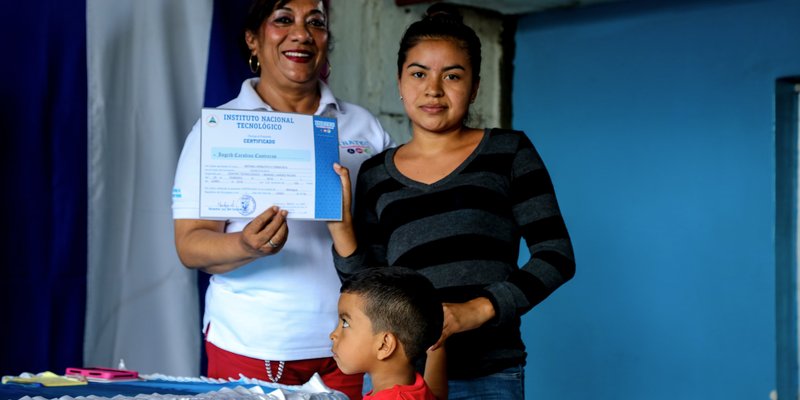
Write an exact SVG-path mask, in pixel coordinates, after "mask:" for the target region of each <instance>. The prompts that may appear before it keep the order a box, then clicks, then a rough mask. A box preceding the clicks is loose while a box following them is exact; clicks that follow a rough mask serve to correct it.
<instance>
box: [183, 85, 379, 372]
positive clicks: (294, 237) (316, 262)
mask: <svg viewBox="0 0 800 400" xmlns="http://www.w3.org/2000/svg"><path fill="white" fill-rule="evenodd" d="M257 83H258V78H252V79H248V80H246V81H244V82H243V83H242V89H241V92H240V93H239V96H238V97H236V98H235V99H233V100H231V101H229V102H228V103H225V104H223V105H222V106H220V108H227V109H242V110H258V109H262V110H269V111H271V110H272V108H271V107H270V106H269V105H267V104H265V103H264V102H263V101H262V100H261V97H259V95H258V93H256V91H255V86H256V84H257ZM320 91H321V99H320V104H319V109H317V111H316V112H315V114H316V115H325V116H331V117H335V118H337V120H338V124H339V127H338V128H339V158H340V163H341V164H342V165H344V166H346V167H347V168H349V169H350V178H351V181H352V182H353V183H355V181H356V176H357V174H358V169H359V167H360V166H361V163H362V162H363V161H364V160H366V159H367V158H369V157H371V156H373V155H375V154H378V153H380V152H381V151H383V150H384V149H386V148H388V147H391V146H393V145H394V143H393V142H392V139H391V138H390V137H389V135H388V134H386V132H385V131H384V130H383V127H381V124H380V122H378V120H377V119H376V118H375V117H374V116H373V115H372V114H370V112H369V111H367V110H366V109H364V108H363V107H360V106H357V105H355V104H351V103H347V102H344V101H341V100H337V99H336V98H335V97H334V96H333V93H332V92H331V90H330V88H328V86H327V85H325V84H324V83H322V82H320ZM199 189H200V121H199V120H198V122H197V123H195V125H194V127H193V128H192V131H191V132H190V133H189V136H188V137H187V138H186V142H185V144H184V147H183V151H182V152H181V156H180V159H179V160H178V168H177V171H176V173H175V185H174V187H173V189H172V217H173V218H174V219H199V218H200V217H199V216H200V207H199V206H200V197H199ZM247 222H249V221H248V220H230V221H228V224H227V225H226V227H225V232H239V231H241V230H242V229H243V228H244V226H245V225H246V224H247ZM288 225H289V238H288V240H287V241H286V244H285V245H284V247H283V248H282V249H281V251H280V252H279V253H278V254H276V255H273V256H267V257H262V258H260V259H258V260H255V261H253V262H251V263H249V264H247V265H243V266H241V267H239V268H237V269H236V270H234V271H230V272H227V273H224V274H215V275H213V276H212V277H211V281H210V283H209V287H208V291H207V292H206V309H205V315H204V316H203V328H204V329H205V327H207V326H208V325H209V324H211V329H210V330H209V334H208V338H207V339H208V341H210V342H211V343H213V344H214V345H215V346H217V347H220V348H222V349H225V350H227V351H230V352H233V353H236V354H240V355H244V356H248V357H253V358H259V359H263V360H273V361H292V360H305V359H311V358H321V357H330V356H331V351H330V349H331V341H330V339H329V338H328V334H329V333H330V332H331V331H332V330H333V329H334V328H335V327H336V324H337V319H338V312H337V301H338V298H339V287H340V283H339V277H338V276H337V274H336V269H335V268H334V266H333V258H332V256H331V246H332V241H331V238H330V233H329V232H328V229H327V226H326V225H325V222H322V221H301V220H290V221H289V222H288Z"/></svg>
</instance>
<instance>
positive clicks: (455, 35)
mask: <svg viewBox="0 0 800 400" xmlns="http://www.w3.org/2000/svg"><path fill="white" fill-rule="evenodd" d="M425 39H450V40H453V41H455V42H456V43H458V45H459V46H461V47H462V48H463V49H464V50H465V51H466V52H467V57H468V58H469V62H470V66H471V67H472V79H473V82H478V81H480V77H481V40H480V39H479V38H478V35H477V34H476V33H475V31H474V30H473V29H472V28H470V27H469V26H468V25H466V24H464V19H463V17H462V16H461V14H460V13H459V12H458V9H457V8H456V7H455V6H453V5H451V4H446V3H436V4H434V5H432V6H430V7H428V10H427V11H426V13H425V16H424V17H422V19H421V20H419V21H417V22H414V23H413V24H411V25H410V26H409V27H408V29H406V32H405V33H404V34H403V38H402V39H400V49H399V50H398V51H397V76H398V77H399V76H400V74H401V73H402V70H403V64H405V62H406V57H407V56H408V51H409V50H411V48H413V47H414V46H416V45H417V44H419V42H421V41H423V40H425Z"/></svg>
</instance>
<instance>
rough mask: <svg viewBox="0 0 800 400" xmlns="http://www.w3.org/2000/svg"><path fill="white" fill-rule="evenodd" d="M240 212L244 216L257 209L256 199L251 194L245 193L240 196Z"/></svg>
mask: <svg viewBox="0 0 800 400" xmlns="http://www.w3.org/2000/svg"><path fill="white" fill-rule="evenodd" d="M239 206H240V207H239V214H242V215H244V216H247V215H250V214H252V213H253V211H255V210H256V199H254V198H253V196H250V195H249V194H243V195H242V197H240V198H239Z"/></svg>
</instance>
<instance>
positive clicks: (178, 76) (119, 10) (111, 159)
mask: <svg viewBox="0 0 800 400" xmlns="http://www.w3.org/2000/svg"><path fill="white" fill-rule="evenodd" d="M212 3H213V1H212V0H114V1H108V0H87V4H86V19H87V63H88V85H89V98H88V102H89V104H88V108H89V110H88V113H89V116H88V121H89V124H88V126H89V132H88V135H89V144H88V147H89V148H88V154H89V160H88V163H89V196H88V197H89V205H88V207H89V222H88V225H89V226H88V228H89V240H88V243H89V244H88V247H89V248H88V259H89V261H88V263H89V265H88V268H89V270H88V291H87V303H88V305H87V312H86V333H85V344H84V363H85V365H87V366H110V367H115V366H117V365H118V363H119V360H120V359H124V360H125V364H126V366H127V367H128V368H130V369H134V370H138V371H140V372H142V373H155V372H161V373H165V374H171V375H181V376H196V375H198V373H199V358H200V345H201V332H200V323H199V314H198V312H199V311H198V295H197V289H196V283H195V282H196V276H195V273H194V272H191V271H188V270H186V269H185V268H183V267H182V266H181V264H180V262H179V261H178V257H177V254H176V252H175V247H174V240H173V229H172V214H171V209H170V204H171V190H172V179H173V175H174V172H175V165H176V163H177V159H178V155H179V153H180V150H181V147H182V145H183V140H184V138H185V137H186V134H187V133H188V131H189V129H190V128H191V125H192V124H193V123H194V121H195V120H196V119H197V118H198V117H199V111H200V108H201V106H202V101H203V91H204V87H205V75H206V61H207V56H208V40H209V35H210V29H211V13H212V6H213V4H212Z"/></svg>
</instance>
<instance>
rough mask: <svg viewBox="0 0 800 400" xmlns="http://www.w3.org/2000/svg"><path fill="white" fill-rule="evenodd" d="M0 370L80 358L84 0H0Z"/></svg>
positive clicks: (51, 366)
mask: <svg viewBox="0 0 800 400" xmlns="http://www.w3.org/2000/svg"><path fill="white" fill-rule="evenodd" d="M3 13H4V15H5V16H6V17H5V20H4V22H3V24H2V25H1V26H0V37H2V38H3V46H2V49H3V57H2V58H3V61H2V63H0V71H1V72H2V78H3V79H0V126H2V128H0V131H1V132H2V140H3V146H2V147H3V150H2V152H3V154H2V156H0V159H2V164H0V166H2V168H3V175H4V178H3V182H2V184H3V190H2V196H0V197H2V203H0V204H2V212H3V214H4V218H5V221H6V224H5V228H4V233H3V236H4V239H3V240H1V241H0V243H2V254H3V258H4V261H3V262H2V263H0V304H2V305H3V308H4V310H3V313H2V322H0V325H1V326H2V327H3V328H2V330H3V333H2V337H3V340H2V341H0V374H2V375H8V374H13V375H16V374H19V373H20V372H24V371H28V372H42V371H47V370H49V371H53V372H56V373H64V369H65V368H66V367H69V366H80V365H81V364H82V357H83V354H82V353H83V326H84V315H85V308H86V253H87V251H86V246H87V245H86V242H87V239H86V204H87V159H86V154H87V150H86V146H87V121H86V118H87V116H86V104H87V100H86V96H87V95H86V2H85V0H44V1H39V2H11V3H8V4H4V6H3Z"/></svg>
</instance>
